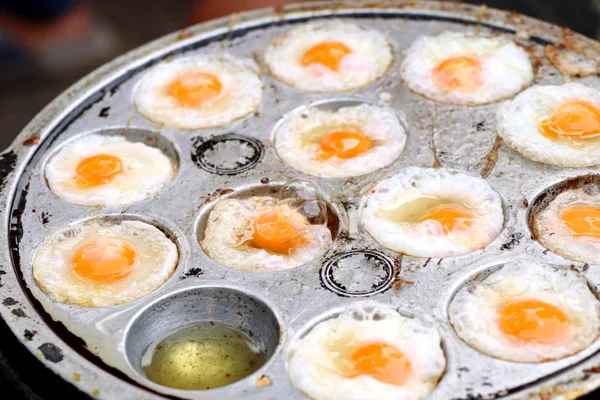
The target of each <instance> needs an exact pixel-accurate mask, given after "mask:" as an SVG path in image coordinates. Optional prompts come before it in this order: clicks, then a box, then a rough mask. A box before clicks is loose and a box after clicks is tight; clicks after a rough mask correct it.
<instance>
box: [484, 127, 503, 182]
mask: <svg viewBox="0 0 600 400" xmlns="http://www.w3.org/2000/svg"><path fill="white" fill-rule="evenodd" d="M501 144H502V138H501V137H500V136H496V139H495V140H494V145H493V146H492V148H491V149H490V152H489V153H488V154H487V156H486V161H485V165H484V166H483V169H482V170H481V177H482V178H484V179H485V178H487V177H488V175H489V174H490V173H491V172H492V170H493V169H494V167H495V166H496V162H497V161H498V149H500V145H501Z"/></svg>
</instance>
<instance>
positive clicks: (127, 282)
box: [33, 220, 179, 307]
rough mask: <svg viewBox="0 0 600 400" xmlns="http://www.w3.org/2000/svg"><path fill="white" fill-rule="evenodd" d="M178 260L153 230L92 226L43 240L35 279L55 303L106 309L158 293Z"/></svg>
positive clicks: (139, 225) (129, 224) (132, 224)
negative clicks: (156, 291)
mask: <svg viewBox="0 0 600 400" xmlns="http://www.w3.org/2000/svg"><path fill="white" fill-rule="evenodd" d="M178 257H179V255H178V251H177V247H176V246H175V244H174V243H173V242H172V241H171V240H170V239H168V238H167V237H166V236H165V234H164V233H162V232H161V231H160V230H159V229H157V228H155V227H154V226H152V225H148V224H146V223H143V222H140V221H100V220H92V221H88V222H84V223H80V224H77V225H73V226H70V227H68V228H65V229H61V230H59V231H56V232H54V233H52V234H50V235H49V236H48V237H46V238H45V239H44V241H43V242H42V244H41V245H40V246H39V248H38V249H37V251H36V253H35V256H34V259H33V276H34V278H35V281H36V282H37V284H38V285H39V287H40V288H41V289H42V290H43V291H44V292H46V293H47V294H48V295H49V296H51V297H52V298H53V299H54V300H56V301H60V302H64V303H70V304H75V305H79V306H84V307H106V306H112V305H117V304H122V303H127V302H130V301H133V300H136V299H138V298H140V297H143V296H145V295H147V294H149V293H151V292H152V291H154V290H156V289H157V288H158V287H160V286H161V285H162V284H163V283H165V281H166V280H167V279H169V277H170V276H171V275H172V274H173V271H174V270H175V267H176V266H177V260H178Z"/></svg>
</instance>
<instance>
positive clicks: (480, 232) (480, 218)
mask: <svg viewBox="0 0 600 400" xmlns="http://www.w3.org/2000/svg"><path fill="white" fill-rule="evenodd" d="M503 221H504V212H503V210H502V200H501V198H500V195H499V194H498V193H497V192H495V191H494V190H493V189H492V188H491V187H490V186H489V185H488V183H487V182H486V181H485V180H483V179H481V178H477V177H473V176H470V175H466V174H462V173H455V172H451V171H448V170H444V169H439V170H436V169H429V168H418V167H409V168H406V169H404V170H402V171H400V172H399V173H397V174H396V175H393V176H392V177H390V178H389V179H386V180H384V181H382V182H381V183H380V184H379V185H377V187H376V188H375V189H373V190H372V192H371V194H369V196H368V198H367V201H366V204H365V206H364V208H363V210H362V223H363V225H364V227H365V229H366V230H367V231H368V232H369V233H370V234H371V236H373V238H375V240H377V241H378V242H379V243H380V244H382V245H383V246H385V247H387V248H389V249H392V250H394V251H397V252H400V253H404V254H409V255H413V256H417V257H449V256H457V255H462V254H466V253H469V252H472V251H475V250H477V249H480V248H482V247H485V246H486V245H488V244H489V243H490V242H491V241H492V240H494V239H495V238H496V237H497V236H498V234H499V233H500V230H501V229H502V224H503Z"/></svg>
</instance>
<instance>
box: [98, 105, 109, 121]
mask: <svg viewBox="0 0 600 400" xmlns="http://www.w3.org/2000/svg"><path fill="white" fill-rule="evenodd" d="M109 111H110V106H108V107H102V109H101V110H100V113H98V116H99V117H100V118H108V112H109Z"/></svg>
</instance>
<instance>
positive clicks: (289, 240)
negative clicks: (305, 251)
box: [249, 207, 307, 254]
mask: <svg viewBox="0 0 600 400" xmlns="http://www.w3.org/2000/svg"><path fill="white" fill-rule="evenodd" d="M252 227H253V228H254V232H253V235H252V239H251V240H250V241H249V244H250V245H251V246H253V247H256V248H259V249H265V250H269V251H272V252H273V253H277V254H289V253H291V252H292V251H294V250H295V249H296V248H297V247H298V246H300V245H302V244H303V243H305V242H306V237H304V236H303V235H302V233H301V232H302V230H304V229H306V228H307V225H306V224H303V223H302V222H300V221H298V220H296V219H294V218H293V217H292V216H288V215H284V214H283V212H282V210H281V209H280V208H279V207H273V209H271V210H269V211H267V212H266V213H264V214H261V215H259V216H258V217H257V218H256V219H255V220H254V222H253V223H252Z"/></svg>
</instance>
